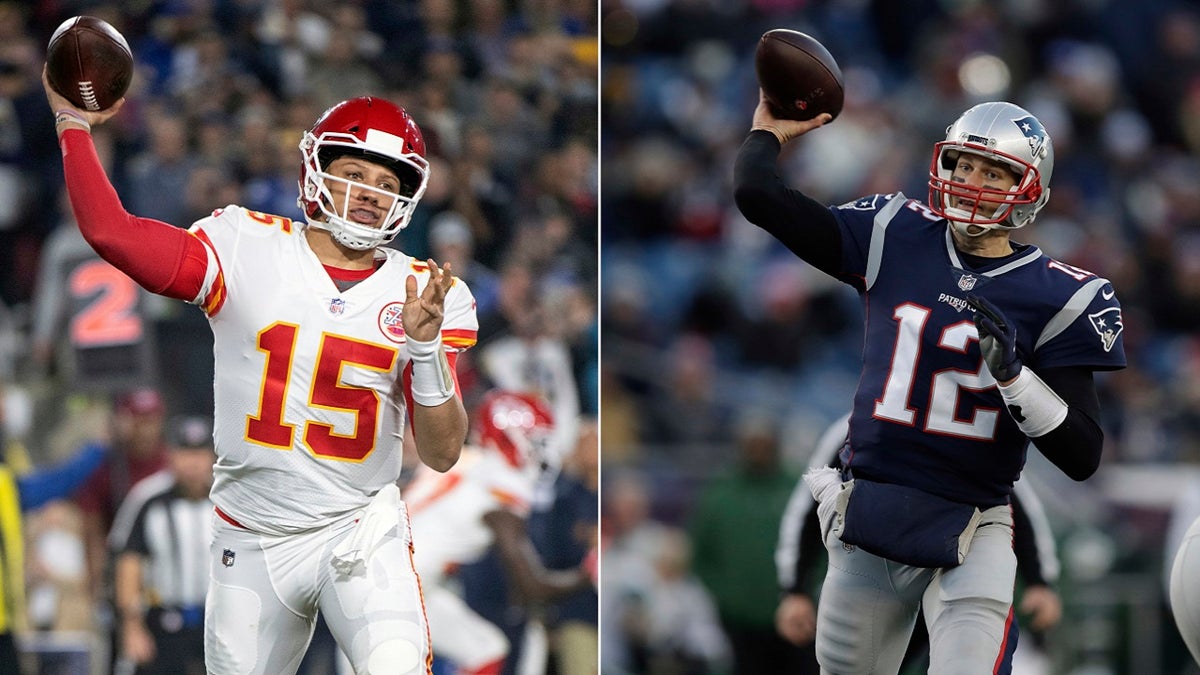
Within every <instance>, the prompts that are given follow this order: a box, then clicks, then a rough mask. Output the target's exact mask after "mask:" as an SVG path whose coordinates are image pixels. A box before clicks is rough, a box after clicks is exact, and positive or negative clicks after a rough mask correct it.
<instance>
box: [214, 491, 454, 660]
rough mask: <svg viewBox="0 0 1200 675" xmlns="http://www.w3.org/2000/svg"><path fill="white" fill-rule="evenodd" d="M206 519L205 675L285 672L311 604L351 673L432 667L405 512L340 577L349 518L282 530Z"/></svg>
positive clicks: (298, 652) (303, 643)
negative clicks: (337, 552) (209, 528)
mask: <svg viewBox="0 0 1200 675" xmlns="http://www.w3.org/2000/svg"><path fill="white" fill-rule="evenodd" d="M213 517H214V524H213V544H212V550H211V554H210V558H211V561H210V569H211V572H212V577H211V580H210V583H209V589H208V598H207V600H206V602H207V608H206V612H205V625H204V654H205V662H206V664H207V668H208V672H209V673H210V675H292V674H293V673H295V672H296V670H297V668H299V666H300V661H301V659H302V658H303V657H304V652H305V651H306V649H307V647H308V643H309V640H310V639H311V638H312V632H313V627H314V625H315V621H316V613H317V611H318V610H320V611H321V613H323V614H324V615H325V621H326V623H328V624H329V629H330V631H331V632H332V633H333V636H334V638H335V639H336V640H337V643H338V645H339V646H340V647H341V649H342V651H343V652H344V653H345V654H346V655H347V656H348V657H349V659H350V662H351V665H352V666H353V669H354V673H356V674H357V675H376V674H383V673H387V674H388V675H416V674H427V673H429V668H430V659H431V656H430V650H429V626H428V623H427V621H426V618H425V611H424V606H423V604H422V602H421V588H420V582H419V580H418V578H417V573H416V571H415V569H414V568H413V563H412V550H411V547H410V545H409V538H408V534H407V519H406V518H404V519H402V520H401V526H400V527H399V528H393V529H392V530H391V531H390V532H389V533H388V534H386V535H385V536H384V537H383V538H382V540H381V541H380V542H379V544H378V546H377V547H376V548H375V549H374V551H373V552H372V553H371V554H370V555H369V556H368V557H367V558H366V560H365V561H364V563H363V564H362V565H361V566H360V567H359V568H358V569H357V570H356V571H355V572H353V573H351V574H340V573H338V572H337V571H335V570H334V568H333V565H332V550H333V548H334V547H335V546H336V545H337V544H338V543H339V542H341V541H342V540H343V539H344V538H346V537H348V536H350V535H351V534H352V533H353V532H354V529H355V525H356V523H355V521H354V518H353V516H351V517H349V518H346V519H344V520H343V521H341V522H339V523H337V524H335V525H332V526H330V527H327V528H323V529H320V530H316V531H313V532H306V533H303V534H297V535H290V536H285V537H279V536H268V535H261V534H257V533H253V532H249V531H247V530H244V529H241V528H238V527H236V526H234V525H232V524H230V523H227V522H225V521H224V520H223V519H221V518H220V517H218V516H216V515H214V516H213ZM230 554H232V555H230Z"/></svg>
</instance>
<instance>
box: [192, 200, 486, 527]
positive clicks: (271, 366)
mask: <svg viewBox="0 0 1200 675" xmlns="http://www.w3.org/2000/svg"><path fill="white" fill-rule="evenodd" d="M190 231H191V232H192V233H193V234H194V235H195V236H197V237H198V238H199V239H200V240H201V241H202V242H203V243H204V244H205V248H206V249H207V254H208V258H209V259H208V266H207V272H206V275H205V279H204V283H203V286H202V288H201V291H200V293H199V294H198V295H197V297H196V298H195V299H194V300H193V302H194V303H195V304H197V305H199V306H200V307H201V308H202V309H203V310H204V312H205V314H206V315H207V316H208V318H209V324H210V325H211V327H212V331H213V338H214V344H213V350H214V360H215V373H214V399H215V420H214V422H215V424H214V437H215V442H216V451H217V463H216V465H215V467H214V474H215V480H214V484H213V489H212V500H213V502H214V503H215V504H216V506H217V508H219V509H220V510H221V511H222V512H224V513H225V514H226V515H228V516H229V517H230V518H232V519H233V520H235V521H237V522H238V523H239V524H241V525H243V526H245V527H246V528H249V529H251V530H254V531H258V532H264V533H268V534H288V533H293V532H299V531H303V530H308V529H311V528H315V527H319V526H321V525H324V524H326V523H328V522H330V521H332V520H334V519H337V518H339V517H341V516H344V515H345V514H347V513H351V512H353V511H355V510H357V509H360V508H363V507H364V506H366V504H367V502H368V500H369V499H370V497H371V496H372V495H374V494H375V493H376V492H378V491H379V489H380V488H382V487H383V486H385V485H387V484H389V483H394V482H395V481H396V480H397V479H398V478H399V477H400V467H401V454H402V450H401V447H402V438H403V431H404V424H405V418H406V417H408V414H407V413H408V412H409V411H411V408H412V406H413V405H414V403H413V401H412V392H411V375H412V366H411V363H410V359H409V356H408V351H407V348H406V346H405V338H404V329H403V327H402V325H401V311H402V309H403V307H404V299H405V280H406V279H407V278H408V277H409V276H415V277H416V279H417V289H418V293H419V292H420V291H421V290H422V289H424V288H425V285H426V284H427V283H428V282H429V279H430V270H429V268H428V266H427V264H426V263H424V262H421V261H418V260H415V259H413V258H412V257H410V256H407V255H405V254H403V253H401V252H399V251H396V250H393V249H388V248H380V249H378V250H377V252H376V256H377V263H378V262H379V260H378V257H379V256H381V255H382V256H385V257H384V259H383V260H382V264H377V268H376V270H375V271H374V273H372V274H371V275H370V276H369V277H367V278H365V279H363V280H362V281H360V282H358V283H357V284H356V285H354V286H353V287H351V288H349V289H348V290H346V291H339V289H338V287H337V286H336V285H335V284H334V282H333V280H332V279H330V277H329V274H328V273H327V272H326V271H325V269H324V267H323V266H322V264H321V262H320V260H318V259H317V257H316V255H315V254H314V253H313V252H312V250H311V249H310V248H309V246H308V243H307V241H306V239H305V237H304V234H303V227H302V226H298V225H297V224H295V223H293V222H292V221H291V220H289V219H287V218H282V217H280V216H272V215H267V214H262V213H258V212H254V211H249V210H247V209H244V208H241V207H238V206H232V205H231V206H228V207H226V208H224V209H220V210H218V211H215V212H214V213H213V215H212V216H210V217H208V218H205V219H203V220H200V221H197V222H196V224H195V225H193V226H192V228H191V230H190ZM444 317H445V318H444V320H443V323H442V340H443V344H444V345H445V348H446V352H447V356H448V357H449V359H450V360H451V365H452V366H453V362H454V359H455V355H456V354H457V352H459V351H462V350H464V349H467V348H469V347H470V346H471V345H473V344H474V343H475V336H476V330H477V328H478V324H477V321H476V317H475V301H474V298H473V297H472V296H471V292H470V290H469V289H468V288H467V286H466V284H465V283H464V282H463V281H462V280H461V279H457V278H456V279H454V283H453V285H452V286H451V288H450V291H449V292H448V293H447V294H446V299H445V311H444Z"/></svg>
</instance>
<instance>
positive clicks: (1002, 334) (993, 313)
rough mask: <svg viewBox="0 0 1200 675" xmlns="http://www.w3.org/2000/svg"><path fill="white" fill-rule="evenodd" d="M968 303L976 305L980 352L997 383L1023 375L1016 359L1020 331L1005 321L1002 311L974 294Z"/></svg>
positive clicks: (969, 296) (1017, 357)
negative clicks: (1018, 332)
mask: <svg viewBox="0 0 1200 675" xmlns="http://www.w3.org/2000/svg"><path fill="white" fill-rule="evenodd" d="M967 301H968V302H970V303H971V304H972V305H975V329H976V330H977V331H979V349H980V351H982V352H983V360H984V362H985V363H987V367H988V370H989V371H991V373H992V377H994V378H996V381H997V382H1007V381H1008V380H1011V379H1013V378H1014V377H1016V376H1017V375H1020V374H1021V366H1022V365H1024V364H1022V363H1021V357H1020V356H1018V355H1017V329H1016V328H1015V327H1014V326H1012V324H1010V323H1009V322H1008V319H1006V318H1004V314H1003V313H1002V312H1001V311H1000V308H999V307H997V306H995V305H993V304H992V303H991V302H989V301H988V300H987V299H986V298H983V297H980V296H978V295H975V294H974V293H972V294H971V295H968V296H967Z"/></svg>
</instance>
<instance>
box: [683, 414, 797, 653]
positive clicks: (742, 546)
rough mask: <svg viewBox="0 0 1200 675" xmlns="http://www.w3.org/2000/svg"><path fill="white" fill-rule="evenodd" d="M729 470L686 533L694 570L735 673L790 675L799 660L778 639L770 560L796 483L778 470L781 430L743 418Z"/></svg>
mask: <svg viewBox="0 0 1200 675" xmlns="http://www.w3.org/2000/svg"><path fill="white" fill-rule="evenodd" d="M735 443H736V452H737V456H736V457H735V458H734V459H733V465H732V467H730V468H729V469H728V470H726V471H724V472H722V473H720V474H717V475H716V476H714V477H713V478H712V479H711V480H710V481H709V482H708V483H706V484H705V486H704V487H703V488H702V490H701V492H700V496H699V502H698V503H697V504H696V509H695V511H694V512H693V514H692V521H691V526H690V529H689V531H690V532H691V535H692V543H693V546H694V554H693V561H692V569H693V570H695V572H696V576H697V577H699V579H700V580H701V581H702V582H703V583H704V586H705V587H706V588H708V590H709V592H711V593H712V595H713V599H714V600H715V602H716V606H717V612H718V614H719V615H720V618H721V625H722V626H723V627H724V629H725V634H726V635H728V636H729V641H730V643H731V644H732V646H733V659H734V672H736V673H740V674H742V675H751V674H752V673H767V672H792V671H795V670H798V669H799V667H800V664H801V653H800V650H799V649H797V648H796V647H795V646H794V645H791V644H789V643H788V642H786V641H785V640H783V638H781V637H780V636H779V634H778V633H776V631H775V611H774V609H775V604H776V601H777V599H778V597H779V588H778V586H777V585H776V584H775V568H774V552H775V541H776V538H777V535H778V533H779V523H780V521H781V520H782V518H783V511H784V508H785V506H786V505H787V501H788V498H789V497H790V496H791V493H792V488H794V487H795V485H796V480H797V479H798V476H797V475H796V474H794V473H793V472H791V471H789V470H787V469H785V468H784V467H783V466H782V465H781V464H780V455H779V452H780V450H779V429H778V422H777V421H776V420H773V419H769V418H764V417H762V416H761V415H755V414H753V413H746V414H745V417H744V418H743V419H742V420H740V422H739V424H738V429H737V436H736V440H735Z"/></svg>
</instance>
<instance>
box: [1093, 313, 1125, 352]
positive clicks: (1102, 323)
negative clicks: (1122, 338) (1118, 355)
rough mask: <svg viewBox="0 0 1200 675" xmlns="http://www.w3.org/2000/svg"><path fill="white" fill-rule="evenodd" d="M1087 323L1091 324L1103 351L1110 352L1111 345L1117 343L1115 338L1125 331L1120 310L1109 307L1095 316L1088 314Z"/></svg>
mask: <svg viewBox="0 0 1200 675" xmlns="http://www.w3.org/2000/svg"><path fill="white" fill-rule="evenodd" d="M1088 321H1091V322H1092V328H1093V329H1094V330H1095V331H1096V334H1097V335H1099V336H1100V344H1102V345H1103V346H1104V351H1106V352H1108V351H1112V348H1113V345H1114V344H1116V343H1117V336H1119V335H1120V334H1121V331H1123V330H1125V322H1124V321H1122V320H1121V309H1120V308H1119V307H1109V308H1108V309H1104V310H1101V311H1099V312H1096V313H1095V314H1088Z"/></svg>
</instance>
